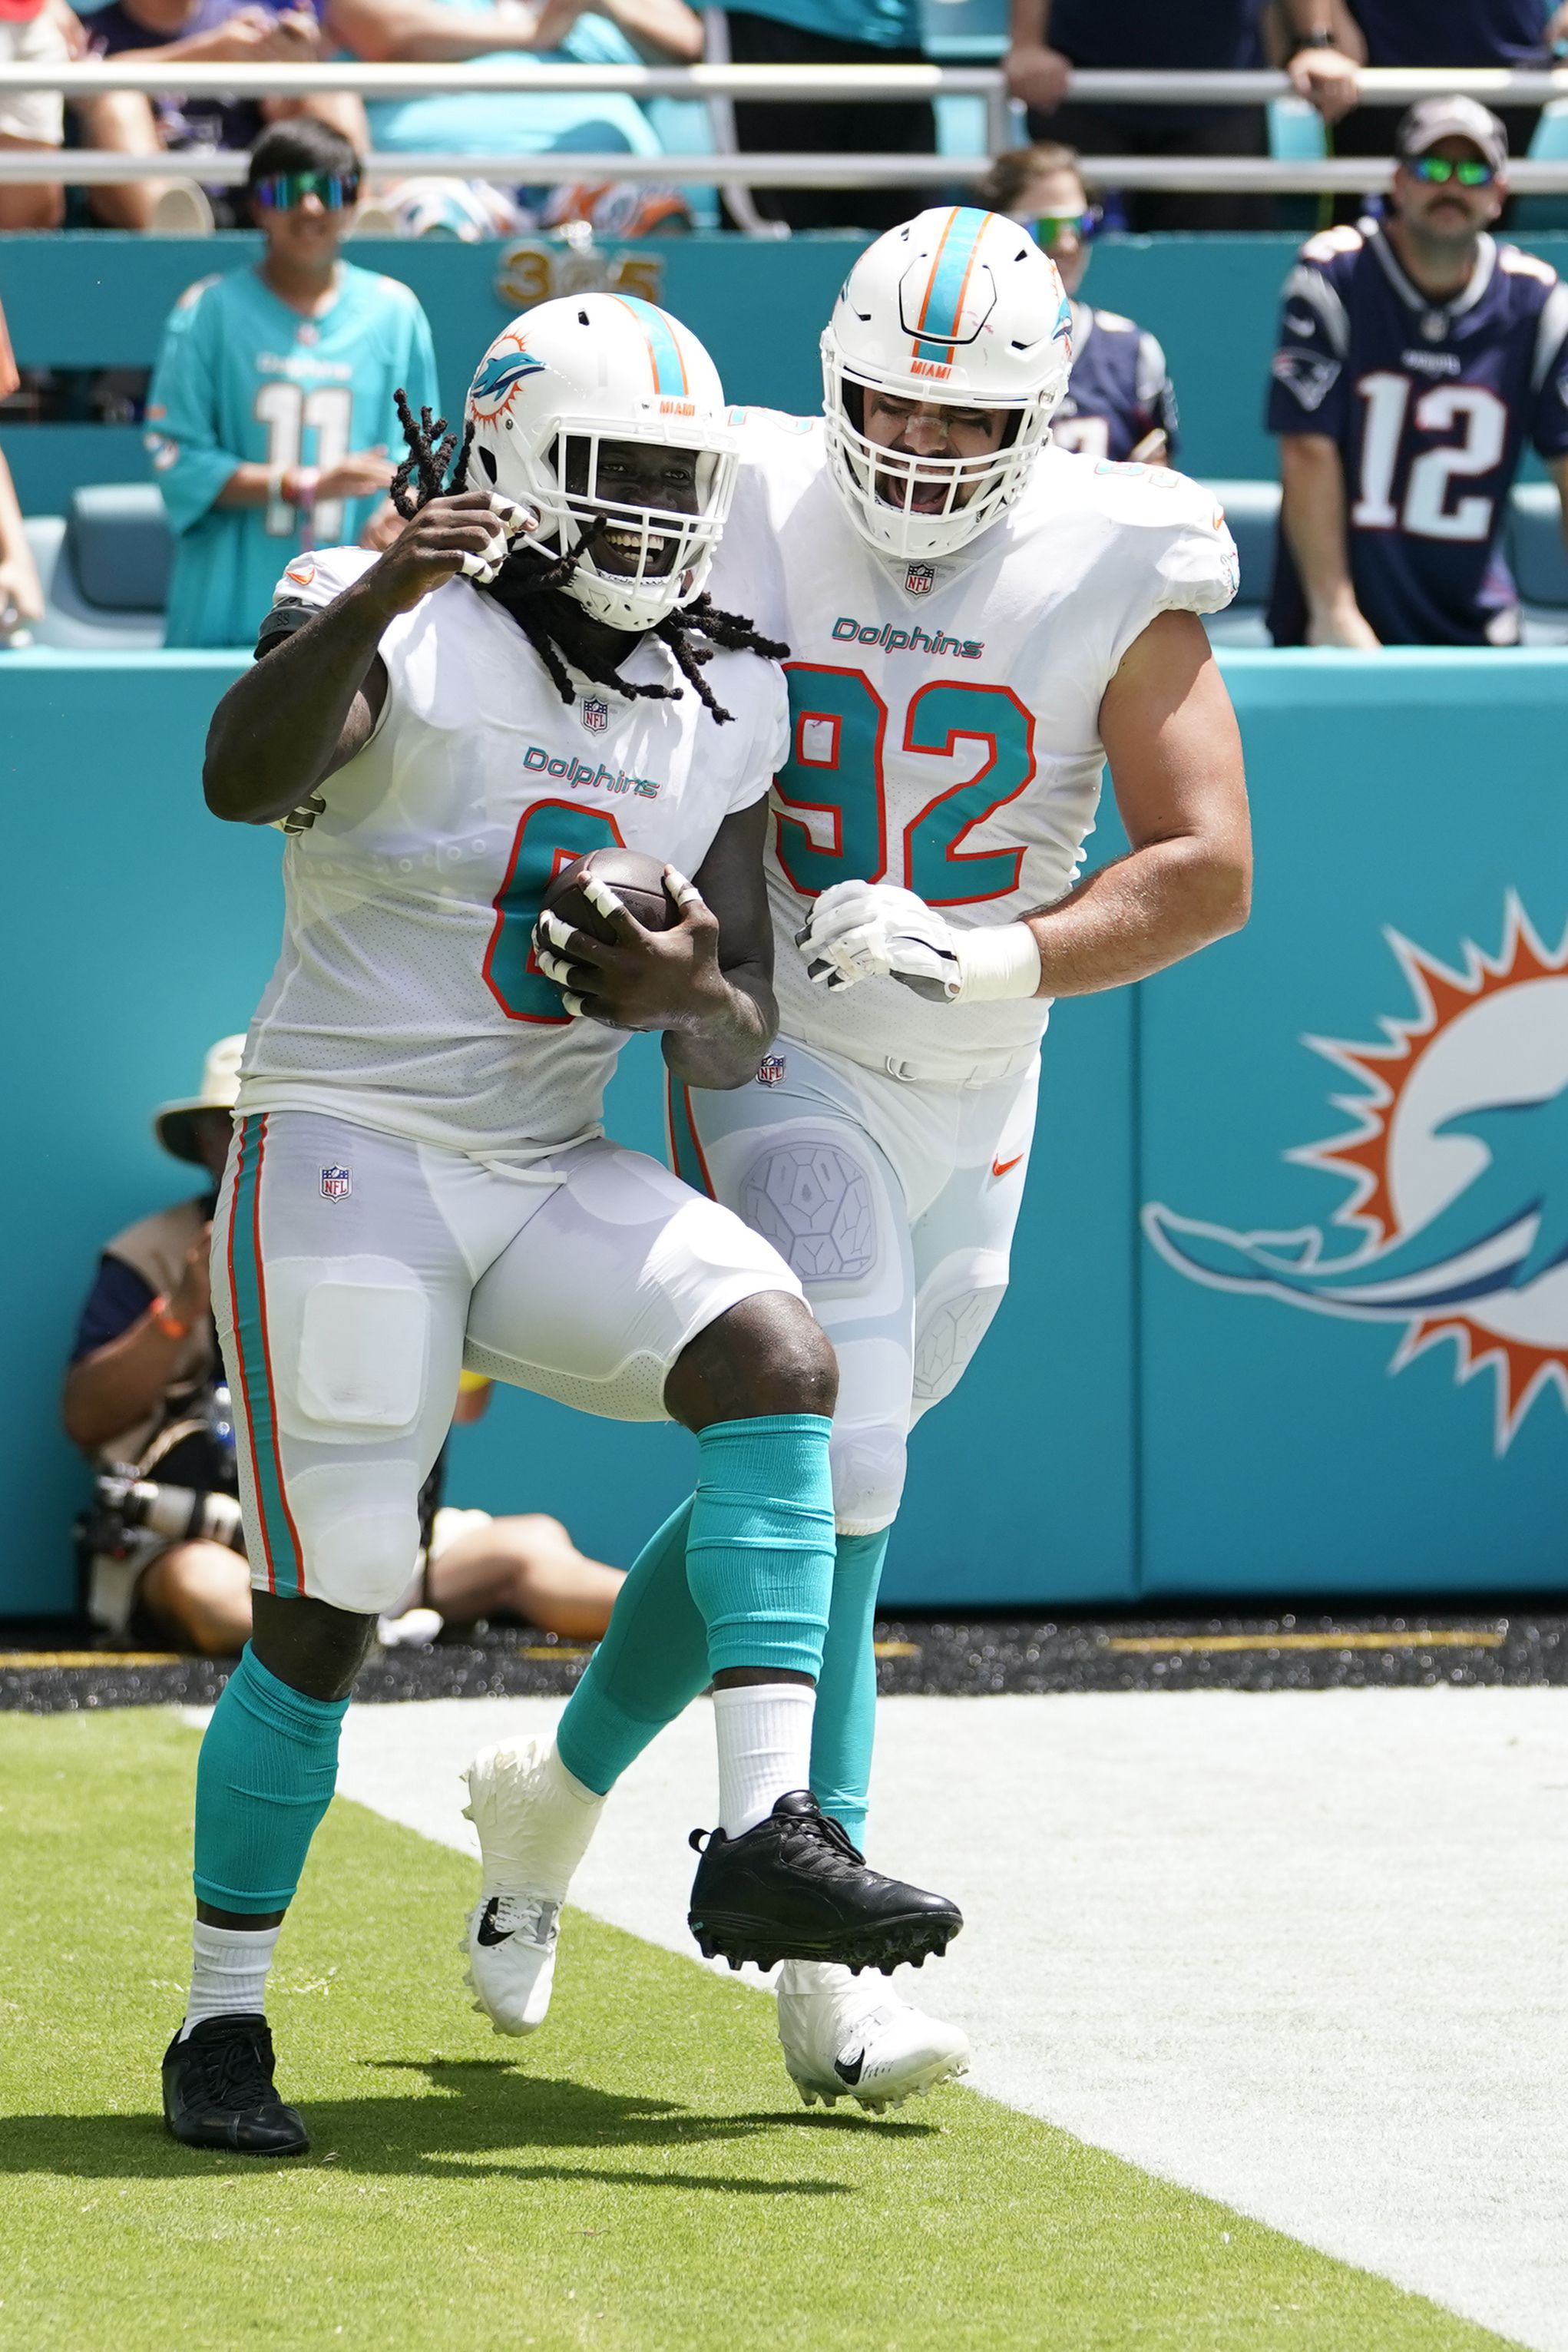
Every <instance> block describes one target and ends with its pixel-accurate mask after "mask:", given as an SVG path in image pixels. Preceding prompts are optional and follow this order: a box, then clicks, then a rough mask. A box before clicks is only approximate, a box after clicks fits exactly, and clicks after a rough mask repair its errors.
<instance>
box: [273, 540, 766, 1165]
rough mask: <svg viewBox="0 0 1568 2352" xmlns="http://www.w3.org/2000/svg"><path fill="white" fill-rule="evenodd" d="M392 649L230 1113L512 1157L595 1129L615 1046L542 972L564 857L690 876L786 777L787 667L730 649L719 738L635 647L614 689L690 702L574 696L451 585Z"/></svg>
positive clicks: (495, 618) (403, 619)
mask: <svg viewBox="0 0 1568 2352" xmlns="http://www.w3.org/2000/svg"><path fill="white" fill-rule="evenodd" d="M374 561H375V558H374V556H373V555H371V554H369V553H368V552H366V551H363V550H362V549H358V548H333V549H331V550H329V551H326V552H324V553H321V554H318V555H315V556H304V557H300V558H299V559H297V560H296V562H294V563H293V564H292V565H290V567H289V571H288V572H287V573H286V574H285V576H284V578H283V579H282V581H281V582H280V583H279V589H278V594H277V602H279V604H314V605H324V604H331V601H332V599H333V598H334V597H335V596H337V595H338V594H340V593H341V592H342V590H343V589H344V588H346V587H347V586H348V585H349V584H350V583H351V582H353V580H356V579H357V578H358V577H359V576H360V574H361V573H362V572H364V571H365V570H366V569H367V568H368V566H369V565H370V564H371V563H373V562H374ZM381 656H382V659H383V660H384V663H385V664H386V670H387V678H388V688H387V695H386V700H385V703H384V708H383V710H382V715H381V718H380V720H379V721H378V723H377V726H376V730H375V732H374V735H373V736H372V738H371V740H370V741H369V742H368V743H367V744H366V745H365V747H364V749H363V751H361V752H360V753H359V754H358V755H357V757H356V758H354V759H353V760H351V761H349V762H348V764H347V765H346V766H345V767H343V768H341V769H340V770H339V771H338V772H337V774H336V775H334V776H331V777H330V778H329V779H328V781H327V782H326V783H325V784H324V785H323V786H322V787H321V796H322V799H323V800H324V803H325V807H324V810H323V812H322V814H321V815H319V816H318V817H317V818H316V820H315V823H314V824H313V825H312V826H311V827H310V830H309V831H308V832H305V833H300V834H297V835H291V836H290V838H289V845H288V847H287V849H286V851H285V853H284V883H285V893H286V912H285V919H284V935H283V950H282V953H281V955H280V957H279V961H278V967H277V970H276V971H274V973H273V975H272V980H271V982H270V984H269V985H268V990H267V992H266V994H265V996H264V997H263V998H262V1000H261V1003H260V1004H259V1006H258V1009H257V1013H256V1017H255V1019H254V1020H253V1021H252V1023H251V1026H250V1035H249V1038H248V1040H247V1045H246V1050H245V1061H244V1066H243V1072H242V1076H241V1081H240V1096H239V1102H240V1108H241V1110H242V1111H261V1110H271V1109H283V1108H288V1109H290V1110H321V1111H328V1112H331V1113H335V1114H336V1115H337V1116H338V1117H340V1118H350V1119H354V1120H357V1121H358V1122H359V1123H360V1124H361V1125H362V1126H367V1127H376V1128H384V1129H387V1130H388V1131H389V1132H391V1133H393V1134H396V1135H405V1136H409V1137H412V1138H413V1139H415V1140H416V1141H418V1142H423V1143H433V1144H438V1145H444V1146H446V1147H447V1148H449V1149H453V1150H462V1151H470V1152H475V1153H479V1154H481V1155H485V1156H500V1157H506V1158H511V1159H517V1158H522V1159H527V1158H528V1157H530V1156H531V1154H533V1153H534V1152H535V1151H537V1150H551V1149H556V1148H559V1147H560V1146H562V1145H563V1144H566V1143H570V1142H574V1141H576V1140H578V1139H581V1138H583V1137H585V1136H589V1135H593V1134H595V1133H596V1132H598V1130H599V1122H600V1118H601V1108H602V1100H603V1096H604V1090H605V1083H606V1081H607V1080H608V1078H609V1076H610V1073H611V1071H612V1069H613V1068H614V1066H615V1062H616V1055H617V1054H618V1053H619V1051H620V1049H621V1047H622V1045H624V1044H625V1042H626V1032H625V1031H622V1030H615V1029H607V1028H605V1027H604V1026H603V1025H602V1024H599V1023H597V1022H594V1021H586V1020H572V1019H571V1018H569V1017H568V1015H567V1013H566V1012H565V1009H564V1007H563V1004H562V1002H561V992H560V991H559V990H558V989H557V988H555V987H554V986H552V983H551V982H549V981H548V980H546V979H545V978H544V976H543V974H542V972H540V971H538V970H537V969H536V968H535V967H534V965H533V963H532V958H531V934H532V929H533V922H534V918H535V916H536V915H537V913H538V911H539V905H540V899H541V897H542V893H543V892H544V890H545V889H546V887H548V885H549V883H550V881H551V879H552V877H553V876H554V875H555V874H556V873H557V872H558V871H559V870H560V868H561V866H563V865H565V864H566V863H567V862H568V861H569V860H570V859H571V858H574V857H576V856H580V855H581V854H582V853H583V852H584V851H585V850H590V849H598V848H602V847H605V846H607V845H612V844H616V843H618V844H621V845H624V846H625V847H626V848H628V849H639V850H642V851H645V852H646V853H647V855H648V856H653V857H659V858H666V859H668V861H669V863H670V864H671V865H673V866H678V867H679V870H680V871H681V872H682V873H683V874H687V875H694V874H695V873H696V872H697V870H698V868H699V866H700V865H701V864H702V861H703V859H704V857H705V856H707V854H708V850H709V847H710V845H711V843H712V840H713V836H714V835H715V834H716V833H717V832H718V830H719V827H720V826H721V824H722V823H723V821H724V819H725V818H726V817H727V816H728V815H730V814H731V813H732V812H733V811H735V810H737V809H742V808H749V807H750V806H751V805H752V803H754V802H755V801H757V800H759V799H760V798H761V797H762V796H763V793H765V792H766V790H767V787H768V780H769V778H770V777H771V776H772V774H773V771H774V770H775V769H776V768H777V767H778V766H780V765H781V763H782V761H783V758H784V750H785V747H786V742H787V713H786V709H785V698H784V686H783V682H782V680H781V678H780V676H779V673H778V670H777V669H776V667H774V666H773V663H771V662H768V661H764V660H763V659H761V658H759V656H757V655H755V654H751V653H716V654H715V655H714V656H713V659H712V661H711V663H710V665H709V666H708V667H707V672H706V674H707V676H708V677H710V679H711V681H712V686H713V691H714V693H715V695H716V697H717V699H718V700H719V702H720V703H721V706H722V707H723V708H724V709H726V710H729V711H730V712H731V714H732V724H731V725H729V726H721V725H719V724H718V723H717V722H716V721H715V720H714V719H713V718H712V717H711V715H710V713H709V712H708V711H706V710H705V709H703V708H702V706H701V704H700V702H699V701H698V699H697V698H696V696H695V695H694V694H693V693H692V692H691V689H690V688H689V687H688V686H686V685H685V682H684V681H683V680H682V679H681V677H680V676H679V672H678V670H677V669H676V667H675V665H674V663H673V661H672V660H671V658H670V656H669V653H668V649H667V648H666V647H665V646H662V645H660V644H658V642H657V641H655V640H653V639H651V638H647V639H644V640H643V641H642V642H641V643H640V644H639V645H637V646H636V647H635V649H634V650H633V651H632V652H631V653H630V654H629V655H628V656H627V659H626V667H625V670H624V672H623V675H625V676H626V677H628V679H631V680H635V681H637V682H638V683H644V682H650V681H654V680H657V681H658V682H659V683H660V684H667V685H672V686H679V687H681V688H682V692H681V696H680V698H679V701H637V700H631V699H629V698H627V697H626V696H624V695H619V694H616V692H614V690H613V689H612V688H608V687H604V686H600V685H597V684H595V682H594V681H592V680H591V679H588V678H586V677H580V676H579V675H578V674H577V673H575V672H574V673H573V679H574V684H575V685H576V687H577V688H578V692H577V696H576V699H575V700H574V702H573V703H572V704H570V705H568V704H566V703H564V702H563V700H562V699H561V697H560V695H559V693H558V692H557V690H556V688H555V687H554V685H553V684H552V681H551V679H550V677H549V676H548V675H547V673H546V671H545V669H544V667H543V665H542V662H541V661H540V659H539V656H538V655H537V654H536V653H535V652H534V650H533V647H532V646H531V645H530V644H529V642H528V640H527V638H526V637H525V636H524V635H523V634H522V631H521V629H520V628H519V627H518V625H517V624H516V623H515V622H514V621H513V620H511V619H510V617H509V615H508V614H506V613H505V612H503V611H502V609H501V607H500V605H499V604H496V603H495V601H494V600H493V599H492V598H490V597H489V596H485V595H482V594H480V593H478V592H477V591H476V590H475V589H474V588H473V587H471V586H470V585H469V583H468V582H467V581H465V580H460V579H459V580H452V581H448V582H447V584H446V586H445V587H442V588H438V589H437V590H436V592H435V593H433V594H432V595H429V596H426V598H425V599H424V601H423V603H421V604H418V605H416V607H415V609H414V611H413V612H412V613H405V614H401V615H399V617H398V618H397V619H395V621H393V622H392V623H391V625H390V626H389V627H388V629H387V631H386V634H385V635H384V637H383V638H382V640H381Z"/></svg>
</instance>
